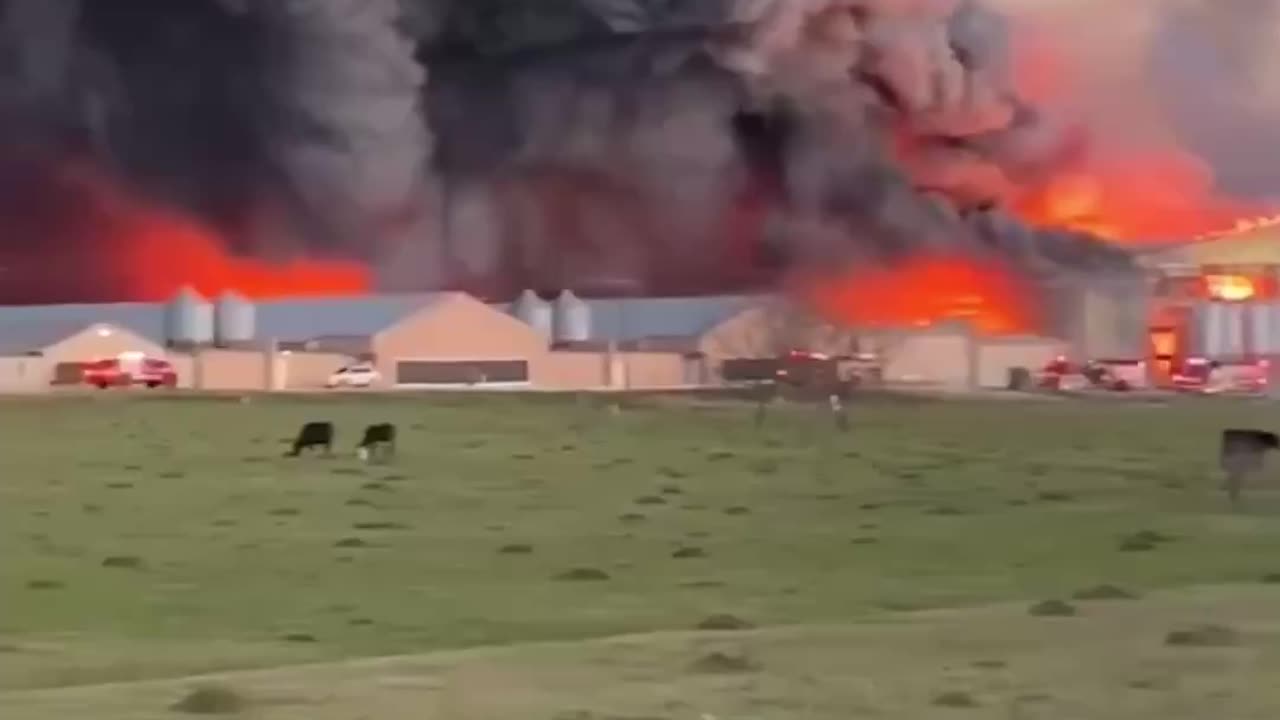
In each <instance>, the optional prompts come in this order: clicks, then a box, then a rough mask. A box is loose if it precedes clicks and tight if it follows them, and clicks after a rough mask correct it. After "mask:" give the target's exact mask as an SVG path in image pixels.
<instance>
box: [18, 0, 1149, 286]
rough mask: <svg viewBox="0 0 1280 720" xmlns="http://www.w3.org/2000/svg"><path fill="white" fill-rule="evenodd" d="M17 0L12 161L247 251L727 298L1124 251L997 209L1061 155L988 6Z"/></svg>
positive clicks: (1080, 260) (1083, 265) (1083, 263)
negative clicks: (801, 284) (100, 189)
mask: <svg viewBox="0 0 1280 720" xmlns="http://www.w3.org/2000/svg"><path fill="white" fill-rule="evenodd" d="M0 8H2V10H3V15H0V22H2V23H3V34H2V35H0V123H3V128H4V131H5V132H4V139H3V140H0V162H4V160H3V158H4V157H6V156H14V155H15V154H21V155H22V156H23V157H24V158H28V159H29V158H30V157H31V156H32V154H33V153H34V154H35V155H38V156H44V157H47V158H50V159H51V160H50V161H51V162H60V161H61V160H62V159H64V158H66V157H75V158H78V159H86V158H87V159H91V160H92V161H93V162H94V163H97V164H99V165H101V166H104V167H107V168H110V169H111V170H112V171H113V172H114V173H116V174H117V176H119V177H120V178H122V182H128V183H130V184H132V185H134V186H136V188H137V189H138V191H139V192H142V193H145V194H146V195H148V196H150V197H153V198H155V199H157V200H159V201H162V202H165V203H169V204H174V205H177V206H180V207H183V208H186V209H187V210H189V211H190V212H191V213H193V214H194V215H195V216H197V217H199V218H201V219H202V220H205V221H207V222H209V223H211V224H213V225H214V226H216V227H218V228H219V229H221V230H222V231H223V233H224V235H225V237H226V238H228V242H229V243H230V244H232V246H233V248H234V250H235V251H237V252H240V253H249V254H258V255H263V256H268V257H270V256H287V255H289V254H291V253H293V254H297V253H304V254H313V255H334V256H342V257H350V258H356V259H360V260H363V261H366V262H369V263H371V264H373V265H374V266H375V267H376V268H378V272H379V277H380V281H381V284H382V285H383V286H384V287H385V288H387V289H394V290H418V289H427V288H432V287H446V286H447V287H462V288H466V289H471V290H474V291H477V292H482V293H485V294H492V295H507V294H512V293H514V292H515V291H517V290H518V289H520V288H523V287H544V288H558V287H572V288H578V289H587V290H591V289H601V288H620V287H626V288H627V289H628V292H670V293H676V292H710V291H725V290H736V289H742V288H744V287H746V286H753V285H759V284H767V283H770V282H773V281H775V280H776V279H777V278H778V276H779V273H780V272H782V271H783V270H784V269H785V268H794V267H796V266H802V265H805V264H811V265H821V266H830V265H831V264H832V263H841V262H851V261H892V260H894V259H895V258H900V257H903V256H907V255H911V254H914V253H916V252H918V251H921V250H941V251H956V252H962V253H979V254H981V253H992V254H995V255H998V256H1000V257H1004V258H1013V259H1015V260H1017V261H1018V262H1019V263H1020V264H1021V265H1022V266H1023V267H1025V268H1027V269H1028V270H1029V271H1034V272H1037V273H1051V272H1054V273H1056V272H1062V271H1064V270H1085V271H1088V270H1093V269H1097V268H1111V267H1116V268H1124V267H1127V264H1128V260H1127V257H1126V256H1125V254H1124V253H1121V252H1118V251H1116V250H1113V249H1111V248H1110V247H1109V246H1107V245H1105V244H1102V243H1099V242H1097V241H1096V240H1094V239H1093V238H1089V237H1085V236H1080V235H1072V234H1047V233H1042V232H1033V231H1030V230H1027V229H1025V228H1023V227H1022V226H1020V225H1019V224H1018V223H1016V222H1014V221H1013V220H1012V219H1011V218H1009V217H1008V216H1006V215H1004V214H1003V213H1002V212H1001V211H1000V209H999V207H1000V205H1001V203H1002V202H1003V201H1004V200H1005V199H1006V196H1007V193H1006V190H1007V188H1008V187H1009V186H1011V185H1015V184H1016V183H1018V182H1020V181H1022V180H1025V179H1027V178H1030V177H1034V176H1035V174H1036V173H1038V172H1041V171H1042V170H1043V168H1041V167H1040V166H1039V162H1040V155H1041V154H1043V153H1044V152H1045V150H1046V147H1047V146H1046V145H1045V144H1044V143H1043V142H1041V141H1040V138H1039V133H1040V132H1041V128H1040V127H1039V126H1038V125H1037V123H1036V114H1035V113H1034V112H1033V111H1032V110H1031V109H1030V108H1027V107H1025V106H1024V105H1023V104H1021V103H1020V102H1019V101H1018V100H1017V99H1016V98H1015V97H1014V95H1013V93H1012V90H1011V89H1010V86H1009V73H1008V68H1007V67H1006V66H1005V62H1006V60H1007V58H1006V54H1005V53H1004V52H1003V46H1004V43H1003V33H1004V28H1003V26H1002V23H1001V20H1000V18H999V17H997V16H995V15H993V14H991V13H989V12H987V11H985V10H984V9H983V8H982V7H981V6H980V5H979V4H978V3H976V2H972V1H970V0H955V1H954V2H939V3H920V2H904V1H903V0H803V1H801V0H683V1H681V2H662V1H660V0H555V1H552V0H545V1H540V2H536V3H533V2H525V1H521V0H457V1H456V2H453V1H450V0H110V1H109V2H94V3H81V2H78V0H0ZM904 139H905V140H906V142H905V143H903V140H904ZM903 146H906V147H908V149H909V152H907V153H906V154H905V155H904V154H903V153H901V152H899V150H901V149H902V147H903ZM56 242H60V240H58V239H57V237H55V236H50V237H47V238H46V237H35V236H32V235H31V234H30V233H28V234H26V235H24V236H23V237H22V238H20V239H14V238H12V237H9V238H6V239H5V240H3V241H0V243H10V244H12V243H22V244H24V246H25V247H26V249H27V250H28V251H29V250H30V248H31V247H32V246H33V245H34V244H40V243H56ZM3 249H4V245H2V244H0V251H2V250H3ZM47 250H48V256H49V257H50V258H53V257H56V256H57V254H58V248H57V247H49V248H47ZM42 251H43V248H42Z"/></svg>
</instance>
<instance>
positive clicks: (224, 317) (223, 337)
mask: <svg viewBox="0 0 1280 720" xmlns="http://www.w3.org/2000/svg"><path fill="white" fill-rule="evenodd" d="M255 325H256V310H255V308H254V305H253V303H252V302H251V301H250V300H249V299H248V298H246V297H244V296H243V295H240V294H239V293H236V292H232V291H230V290H228V291H227V292H225V293H223V294H222V297H219V298H218V306H217V323H216V326H215V336H216V341H217V343H218V345H221V346H223V347H228V346H231V345H238V344H243V343H247V342H251V341H252V340H253V338H254V336H255V335H257V328H256V327H255Z"/></svg>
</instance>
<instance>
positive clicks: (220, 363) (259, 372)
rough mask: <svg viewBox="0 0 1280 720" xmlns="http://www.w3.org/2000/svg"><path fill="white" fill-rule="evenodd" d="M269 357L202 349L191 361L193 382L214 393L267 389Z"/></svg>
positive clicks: (258, 353) (251, 352)
mask: <svg viewBox="0 0 1280 720" xmlns="http://www.w3.org/2000/svg"><path fill="white" fill-rule="evenodd" d="M267 357H268V356H267V353H265V352H262V351H260V350H217V349H205V350H201V351H200V352H199V353H198V354H197V355H196V357H195V358H194V359H193V361H192V368H193V369H192V375H193V378H194V382H195V383H198V387H199V389H201V390H212V391H214V392H226V391H237V390H244V391H251V390H264V389H267V387H268V385H267V382H268V374H267V373H268V368H267Z"/></svg>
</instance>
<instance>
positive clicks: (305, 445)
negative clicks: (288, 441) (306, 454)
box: [285, 422, 333, 457]
mask: <svg viewBox="0 0 1280 720" xmlns="http://www.w3.org/2000/svg"><path fill="white" fill-rule="evenodd" d="M312 448H324V452H325V454H326V455H331V454H333V423H331V422H309V423H307V424H305V425H303V426H302V429H301V430H299V431H298V437H297V438H295V439H294V441H293V448H292V449H291V450H290V451H289V452H287V453H285V455H286V457H298V456H299V455H301V454H302V451H303V450H309V449H312Z"/></svg>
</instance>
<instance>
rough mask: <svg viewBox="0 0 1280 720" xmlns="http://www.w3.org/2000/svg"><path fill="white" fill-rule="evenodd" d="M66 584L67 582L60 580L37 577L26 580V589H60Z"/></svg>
mask: <svg viewBox="0 0 1280 720" xmlns="http://www.w3.org/2000/svg"><path fill="white" fill-rule="evenodd" d="M66 586H67V584H66V583H64V582H62V581H61V580H45V579H37V580H28V581H27V589H28V590H61V589H63V588H65V587H66Z"/></svg>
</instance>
